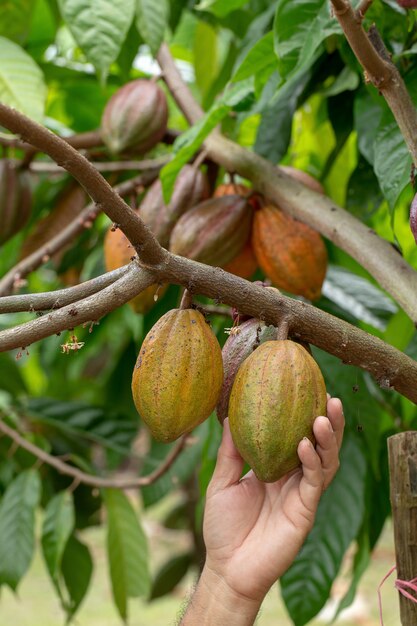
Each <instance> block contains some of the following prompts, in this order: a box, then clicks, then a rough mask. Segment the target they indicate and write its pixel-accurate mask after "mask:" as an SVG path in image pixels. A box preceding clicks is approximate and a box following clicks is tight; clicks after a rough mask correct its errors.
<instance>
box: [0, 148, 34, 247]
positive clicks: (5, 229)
mask: <svg viewBox="0 0 417 626" xmlns="http://www.w3.org/2000/svg"><path fill="white" fill-rule="evenodd" d="M31 206H32V193H31V190H30V184H29V180H28V178H27V175H26V173H25V172H21V171H19V169H18V162H17V161H13V160H12V159H0V245H2V244H4V243H6V241H8V240H9V239H10V238H11V237H13V235H16V233H18V232H19V231H20V230H22V228H24V226H25V225H26V223H27V221H28V219H29V217H30V210H31Z"/></svg>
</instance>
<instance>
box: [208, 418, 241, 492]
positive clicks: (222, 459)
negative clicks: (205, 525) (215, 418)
mask: <svg viewBox="0 0 417 626" xmlns="http://www.w3.org/2000/svg"><path fill="white" fill-rule="evenodd" d="M243 466H244V460H243V459H242V457H241V456H240V454H239V452H238V451H237V449H236V447H235V444H234V443H233V439H232V435H231V434H230V428H229V420H228V419H227V418H226V419H225V420H224V422H223V437H222V442H221V444H220V448H219V451H218V453H217V462H216V467H215V469H214V473H213V477H212V479H211V485H210V486H211V488H212V489H213V490H214V491H218V490H220V489H226V488H227V487H230V486H231V485H235V484H236V483H238V482H239V480H240V477H241V475H242V470H243Z"/></svg>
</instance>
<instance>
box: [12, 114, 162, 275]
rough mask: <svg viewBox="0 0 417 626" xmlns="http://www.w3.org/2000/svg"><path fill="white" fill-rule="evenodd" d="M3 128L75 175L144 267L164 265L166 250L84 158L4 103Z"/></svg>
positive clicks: (55, 136) (62, 141)
mask: <svg viewBox="0 0 417 626" xmlns="http://www.w3.org/2000/svg"><path fill="white" fill-rule="evenodd" d="M0 125H1V126H4V127H5V128H7V129H8V130H10V131H11V132H13V133H14V134H16V135H19V136H20V137H21V138H22V139H23V140H24V141H26V142H27V143H30V144H31V145H32V146H34V147H35V148H37V149H38V150H41V151H42V152H45V153H46V154H48V155H49V156H50V157H51V158H52V159H53V160H54V161H55V162H56V163H57V164H58V165H61V166H63V167H64V168H65V169H66V170H67V172H69V173H70V174H72V176H74V178H76V179H77V180H78V182H79V183H80V185H81V186H82V187H83V188H84V189H85V191H86V192H87V193H88V195H89V196H90V197H91V198H92V200H93V201H94V202H95V203H96V205H98V206H99V208H100V209H101V210H103V211H104V212H105V213H106V214H107V215H108V216H109V217H110V219H112V220H113V222H116V223H117V224H119V225H120V227H121V228H122V230H123V232H124V233H125V234H126V236H127V237H128V238H129V240H130V241H131V243H132V245H133V246H134V247H135V249H136V251H137V253H138V255H139V256H140V258H141V260H142V262H143V263H147V264H149V265H156V264H159V263H163V261H164V258H165V254H166V253H165V250H164V249H163V248H162V247H161V246H160V245H159V243H158V241H157V240H156V238H155V237H154V235H153V234H152V232H151V231H150V230H149V228H147V226H145V224H144V223H143V221H142V220H141V219H140V218H139V217H138V215H137V213H136V212H135V211H133V210H132V209H131V208H130V207H129V205H128V204H126V203H125V202H124V200H122V198H121V197H120V196H119V195H118V194H117V192H116V191H114V190H113V188H112V187H111V186H110V185H109V183H108V182H107V181H106V180H105V179H104V178H103V177H102V176H101V175H100V173H99V172H98V171H97V170H96V169H95V168H94V167H93V166H92V165H91V163H90V162H89V161H88V160H87V159H86V158H85V157H84V156H83V155H82V154H80V153H79V152H77V150H75V149H74V148H73V147H72V146H70V145H69V144H68V143H66V142H65V141H64V140H62V139H61V138H60V137H58V136H57V135H54V134H53V133H51V132H50V131H49V130H47V129H46V128H44V127H42V126H40V125H39V124H37V123H36V122H34V121H33V120H31V119H29V118H28V117H26V116H25V115H23V114H22V113H19V112H18V111H16V110H15V109H11V108H10V107H8V106H6V105H5V104H2V103H0Z"/></svg>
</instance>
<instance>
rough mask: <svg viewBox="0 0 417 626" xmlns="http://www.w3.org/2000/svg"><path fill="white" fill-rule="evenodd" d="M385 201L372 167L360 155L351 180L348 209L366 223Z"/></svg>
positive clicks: (347, 198)
mask: <svg viewBox="0 0 417 626" xmlns="http://www.w3.org/2000/svg"><path fill="white" fill-rule="evenodd" d="M383 200H384V196H383V194H382V192H381V189H380V188H379V184H378V179H377V177H376V176H375V172H374V170H373V168H372V166H371V165H370V164H369V163H368V161H367V160H366V159H365V158H364V157H363V156H362V155H360V156H359V160H358V164H357V166H356V169H355V170H354V171H353V172H352V175H351V177H350V178H349V182H348V188H347V192H346V209H347V210H348V211H350V212H351V213H353V214H354V215H356V216H357V217H360V218H361V219H362V220H363V221H366V220H367V219H368V220H369V218H370V217H371V216H372V215H374V214H375V213H376V211H377V210H378V209H379V207H380V206H381V204H382V202H383Z"/></svg>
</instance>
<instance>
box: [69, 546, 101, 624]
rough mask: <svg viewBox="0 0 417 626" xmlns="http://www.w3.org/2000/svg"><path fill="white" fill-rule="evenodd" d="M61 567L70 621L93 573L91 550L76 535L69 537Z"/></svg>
mask: <svg viewBox="0 0 417 626" xmlns="http://www.w3.org/2000/svg"><path fill="white" fill-rule="evenodd" d="M61 569H62V576H63V578H64V582H65V586H66V588H67V591H68V595H69V600H67V601H66V602H65V604H64V605H63V608H64V610H65V611H66V613H67V617H68V621H69V620H70V619H71V618H72V617H73V616H74V615H75V613H76V611H77V610H78V607H79V606H80V604H81V602H82V600H83V599H84V597H85V594H86V593H87V590H88V587H89V584H90V580H91V574H92V573H93V559H92V558H91V554H90V550H89V549H88V547H87V546H86V545H85V544H83V543H82V542H81V541H80V540H79V539H77V537H76V536H75V535H71V536H70V538H69V539H68V542H67V545H66V547H65V551H64V554H63V557H62V565H61Z"/></svg>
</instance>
